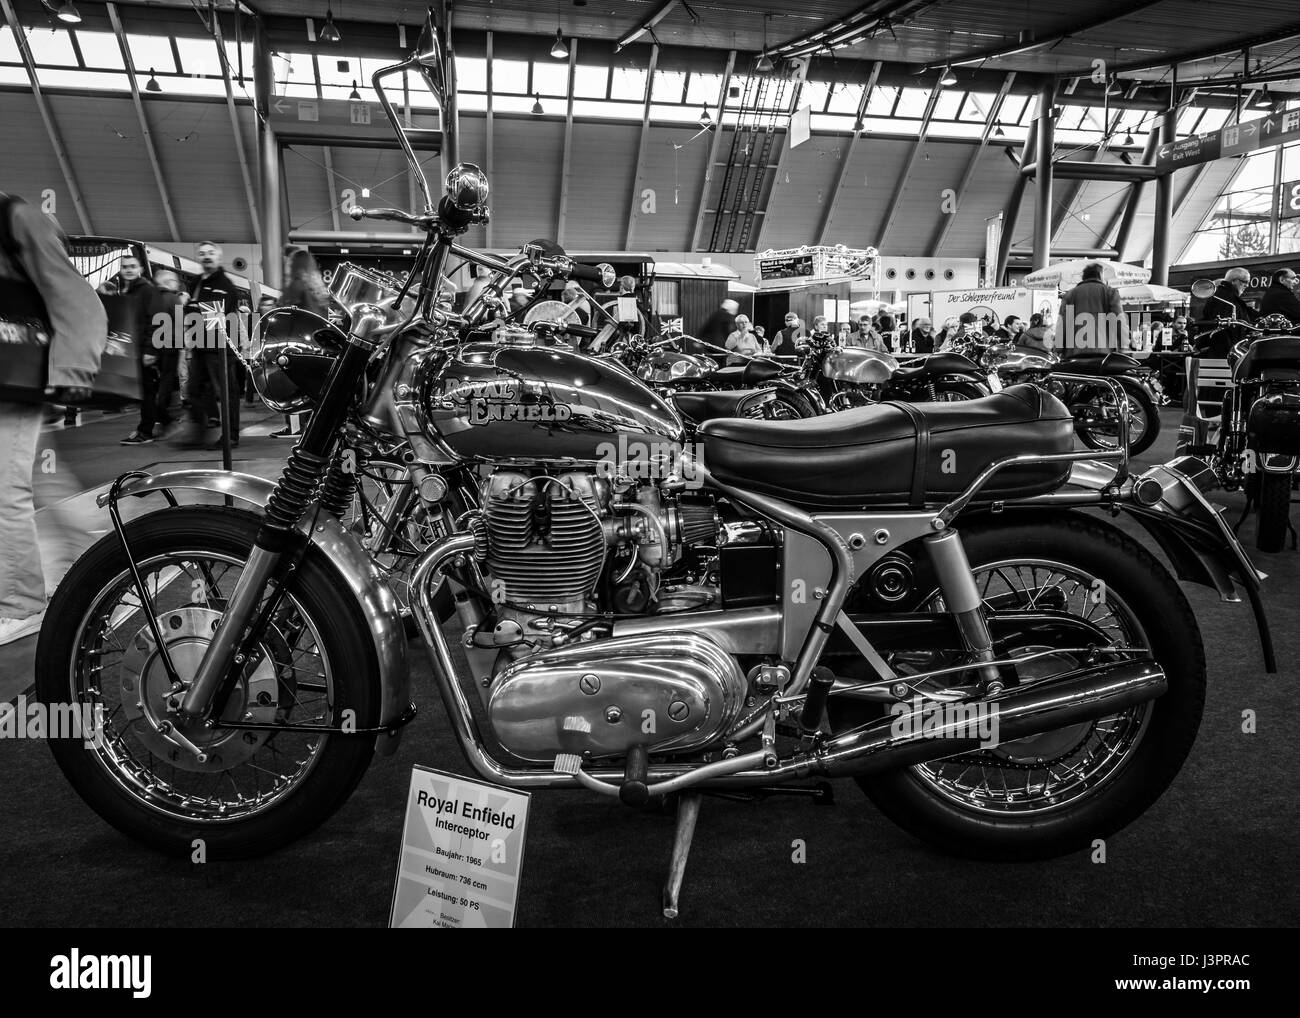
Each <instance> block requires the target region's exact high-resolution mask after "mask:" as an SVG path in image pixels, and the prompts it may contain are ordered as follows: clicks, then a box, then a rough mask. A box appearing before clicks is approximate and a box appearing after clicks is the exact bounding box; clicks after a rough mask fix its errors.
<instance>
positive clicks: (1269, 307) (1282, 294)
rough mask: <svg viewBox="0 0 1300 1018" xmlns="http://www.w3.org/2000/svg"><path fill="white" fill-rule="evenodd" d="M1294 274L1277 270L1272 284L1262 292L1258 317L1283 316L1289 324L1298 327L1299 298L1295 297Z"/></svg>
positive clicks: (1299, 325)
mask: <svg viewBox="0 0 1300 1018" xmlns="http://www.w3.org/2000/svg"><path fill="white" fill-rule="evenodd" d="M1295 285H1296V274H1295V272H1294V271H1293V270H1291V269H1278V270H1277V271H1276V272H1274V273H1273V282H1272V283H1270V284H1269V287H1268V289H1267V290H1265V291H1264V299H1263V300H1261V301H1260V302H1259V313H1260V316H1261V317H1262V316H1264V315H1285V316H1286V317H1287V318H1289V319H1290V320H1291V324H1292V325H1295V326H1297V327H1300V298H1297V297H1296V295H1295Z"/></svg>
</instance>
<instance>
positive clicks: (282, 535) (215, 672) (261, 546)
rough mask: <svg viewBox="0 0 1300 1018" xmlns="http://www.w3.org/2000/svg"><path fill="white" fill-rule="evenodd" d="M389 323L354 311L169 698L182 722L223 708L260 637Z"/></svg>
mask: <svg viewBox="0 0 1300 1018" xmlns="http://www.w3.org/2000/svg"><path fill="white" fill-rule="evenodd" d="M383 324H384V317H383V314H382V312H380V311H379V310H378V309H369V310H362V311H360V312H359V313H357V314H354V315H353V325H352V331H351V333H350V335H349V336H348V342H347V346H345V347H344V348H343V353H342V355H341V356H340V357H339V358H338V359H337V360H335V362H334V365H333V367H332V368H331V370H330V374H329V377H328V379H327V380H326V383H325V391H324V395H323V396H322V397H321V400H320V403H319V405H318V406H317V407H316V409H315V412H313V413H312V415H311V418H310V419H309V420H308V422H307V427H306V428H305V429H304V430H303V434H302V437H301V438H300V439H299V440H298V444H297V445H296V446H295V447H294V449H293V452H291V453H290V454H289V462H288V463H287V464H286V465H285V468H284V473H283V474H281V475H280V482H279V483H278V484H277V485H276V487H275V491H273V492H272V493H271V497H270V499H269V501H268V502H267V504H266V512H265V514H264V515H263V517H262V525H261V526H260V527H259V528H258V531H257V537H256V539H255V540H254V542H253V550H252V552H251V553H250V554H249V556H248V562H247V563H246V564H245V565H244V569H243V571H242V572H241V573H240V574H239V579H238V580H237V581H236V583H235V589H234V591H233V592H232V593H231V595H230V602H229V603H228V604H227V606H226V610H225V613H224V614H223V615H222V618H221V623H220V625H219V626H218V627H217V631H216V632H215V633H214V634H213V637H212V642H211V643H209V644H208V646H207V649H206V650H205V651H204V654H203V660H202V661H201V662H200V663H199V666H198V668H197V670H196V671H195V673H194V678H193V681H191V682H190V684H189V687H188V688H186V689H184V690H173V694H172V698H171V701H170V702H171V704H172V705H173V707H174V708H175V710H176V712H177V714H178V715H179V720H181V721H182V722H183V723H188V722H193V721H197V720H199V719H202V718H205V717H208V718H212V717H216V716H219V715H220V713H221V711H222V709H223V708H224V706H225V702H226V700H227V699H229V695H230V692H231V691H232V690H233V689H234V688H235V683H236V682H237V681H238V680H239V677H240V675H241V674H242V673H243V671H244V668H245V666H246V665H247V664H248V661H249V658H250V657H251V656H252V651H253V648H255V647H256V646H257V643H258V642H259V641H260V639H261V635H262V631H263V630H264V629H265V626H266V624H267V622H269V620H270V615H271V613H272V611H274V609H275V606H276V602H277V601H278V597H277V596H276V595H272V599H271V601H270V602H269V603H268V604H266V605H265V606H264V607H263V608H262V611H261V612H260V614H259V613H258V611H257V609H258V605H259V604H260V603H261V601H262V595H263V593H264V592H265V590H266V587H267V585H268V584H269V583H270V581H271V579H272V578H273V577H274V576H275V575H276V572H277V570H279V569H280V567H281V564H282V563H283V562H284V561H285V558H286V556H287V555H288V554H289V553H291V552H292V551H293V550H294V549H295V548H296V546H297V539H298V535H297V527H298V521H299V520H301V519H302V517H303V515H304V514H305V513H306V512H307V509H308V507H309V505H310V504H311V500H312V497H313V496H314V495H315V493H316V489H317V487H318V485H319V483H320V480H321V478H322V477H323V476H324V474H325V471H326V469H327V468H328V467H329V462H330V453H331V451H332V449H333V447H334V444H335V441H336V438H337V436H338V433H339V430H340V428H341V427H342V426H343V424H344V423H345V422H346V420H347V414H348V409H349V407H350V406H351V404H352V400H353V398H354V396H355V394H356V388H357V384H358V380H359V379H361V378H363V377H364V375H365V370H366V364H367V363H368V362H369V360H370V355H371V353H372V352H373V350H374V346H375V344H374V342H373V341H372V340H371V339H370V337H371V336H372V335H373V333H374V331H375V329H377V328H379V327H380V326H382V325H383ZM281 589H282V588H281ZM214 708H215V709H214Z"/></svg>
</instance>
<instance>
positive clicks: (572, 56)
mask: <svg viewBox="0 0 1300 1018" xmlns="http://www.w3.org/2000/svg"><path fill="white" fill-rule="evenodd" d="M577 62H578V39H577V36H574V38H572V39H570V40H569V106H568V109H567V110H565V113H564V155H563V158H562V159H561V160H560V214H559V216H558V217H557V222H556V224H555V243H557V244H559V245H560V247H563V246H564V227H565V225H566V220H567V219H568V216H569V154H570V150H571V148H572V146H573V68H574V65H576V64H577Z"/></svg>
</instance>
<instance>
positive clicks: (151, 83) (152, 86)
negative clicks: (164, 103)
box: [144, 67, 162, 92]
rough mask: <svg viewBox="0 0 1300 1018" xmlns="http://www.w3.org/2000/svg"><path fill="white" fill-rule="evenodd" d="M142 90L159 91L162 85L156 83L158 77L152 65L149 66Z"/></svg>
mask: <svg viewBox="0 0 1300 1018" xmlns="http://www.w3.org/2000/svg"><path fill="white" fill-rule="evenodd" d="M144 90H145V91H146V92H161V91H162V86H161V85H160V84H158V77H157V75H155V74H154V70H153V68H152V67H150V68H149V80H148V81H146V82H145V85H144Z"/></svg>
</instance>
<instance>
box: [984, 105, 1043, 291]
mask: <svg viewBox="0 0 1300 1018" xmlns="http://www.w3.org/2000/svg"><path fill="white" fill-rule="evenodd" d="M1037 144H1038V121H1037V120H1033V121H1030V124H1029V133H1028V134H1027V135H1026V136H1025V144H1024V146H1023V147H1022V148H1021V149H1020V167H1019V169H1017V170H1016V180H1015V183H1014V184H1013V185H1012V187H1011V197H1010V199H1008V201H1007V210H1006V215H1005V216H1003V217H1002V243H1000V244H999V245H998V264H997V265H996V266H995V267H994V271H993V279H994V283H995V285H997V286H1001V285H1002V280H1003V279H1005V278H1006V275H1007V262H1009V261H1010V260H1011V246H1012V240H1013V236H1012V235H1013V234H1014V233H1015V231H1016V224H1017V223H1018V222H1019V221H1020V203H1021V201H1023V200H1024V197H1025V167H1026V166H1028V165H1029V160H1030V159H1031V158H1033V154H1034V148H1035V146H1036V145H1037Z"/></svg>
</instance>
